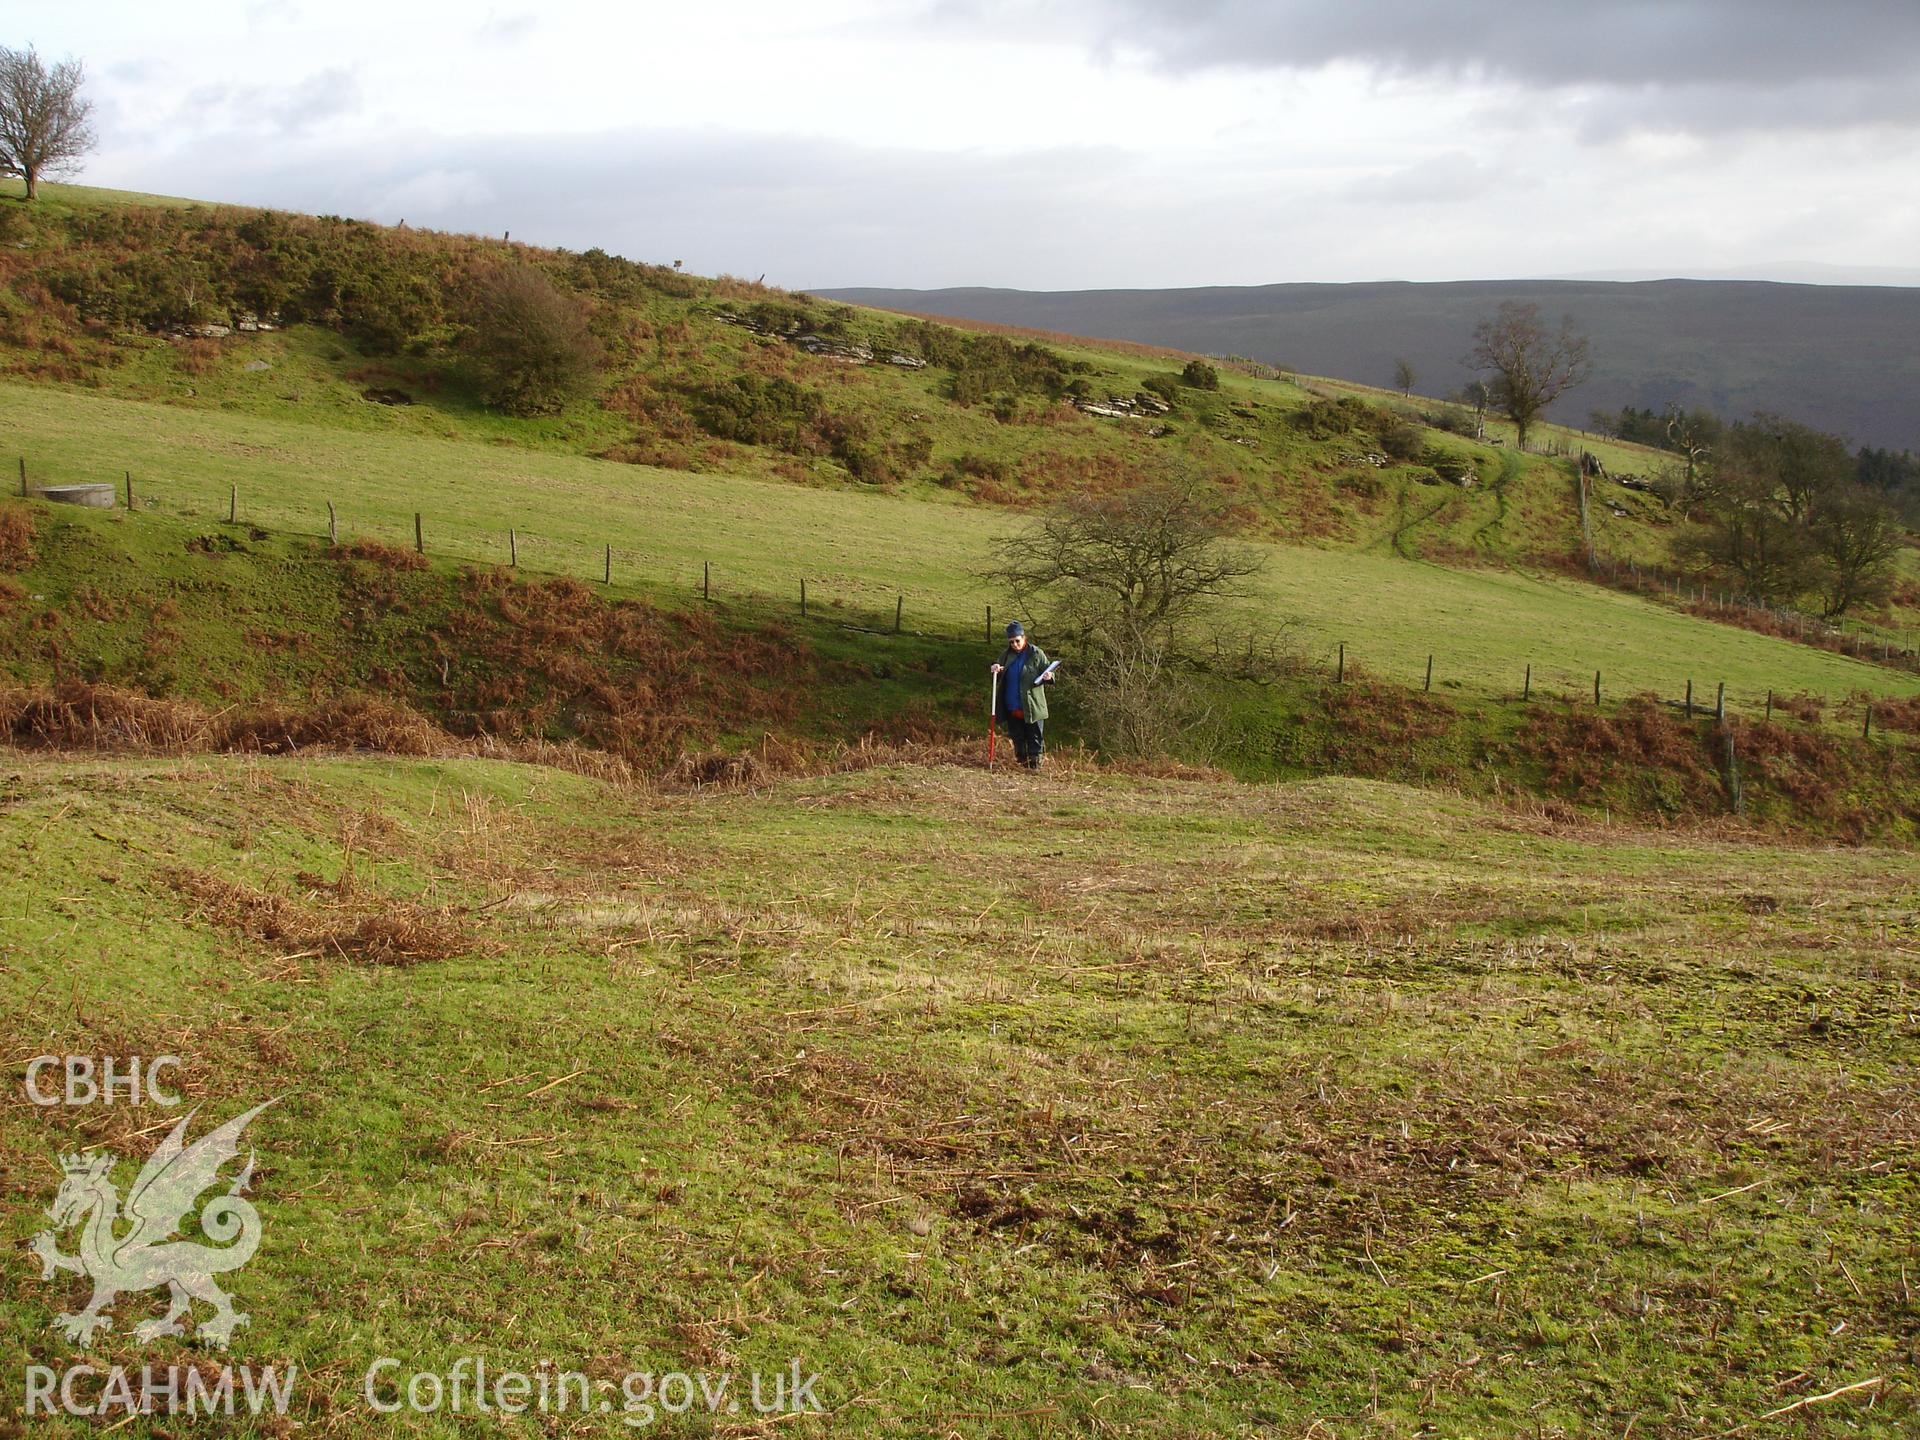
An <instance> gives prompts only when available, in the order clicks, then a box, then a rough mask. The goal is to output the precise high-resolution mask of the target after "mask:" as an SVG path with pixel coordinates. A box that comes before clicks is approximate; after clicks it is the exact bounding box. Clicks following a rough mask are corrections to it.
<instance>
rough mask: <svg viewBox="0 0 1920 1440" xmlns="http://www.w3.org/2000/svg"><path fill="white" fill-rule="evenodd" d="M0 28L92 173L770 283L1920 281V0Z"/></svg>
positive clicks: (357, 10)
mask: <svg viewBox="0 0 1920 1440" xmlns="http://www.w3.org/2000/svg"><path fill="white" fill-rule="evenodd" d="M0 31H4V32H5V33H0V44H7V45H11V46H15V47H19V46H22V45H25V44H29V43H30V44H33V45H35V46H37V47H38V48H39V50H40V52H41V54H42V56H43V57H44V58H46V59H48V60H53V59H58V58H63V57H65V56H67V55H72V56H75V57H77V58H79V59H81V60H82V61H84V62H85V64H86V67H87V72H88V77H89V84H88V93H89V94H90V95H91V96H92V97H93V99H94V101H95V103H96V107H97V113H96V120H97V129H98V130H99V134H100V145H99V149H98V151H97V152H96V154H95V155H94V156H93V157H92V159H91V160H90V162H89V163H88V165H87V166H86V169H85V171H84V173H83V174H82V175H81V176H80V177H79V178H81V179H83V180H84V181H86V182H88V183H92V184H98V185H111V186H120V187H125V188H131V189H139V190H151V191H158V192H162V193H168V194H178V195H191V196H195V197H199V198H204V199H210V200H225V201H232V202H236V203H242V204H260V205H273V206H282V207H286V208H290V209H296V210H306V211H315V212H320V213H334V214H344V215H355V216H364V217H367V218H370V219H375V220H382V221H389V222H391V221H398V220H402V219H404V220H406V221H407V222H408V223H409V224H412V225H427V226H433V227H437V228H443V229H454V230H468V231H479V232H492V233H498V232H501V231H508V230H510V231H512V233H513V234H514V236H515V237H516V238H520V239H525V240H531V241H539V242H543V243H550V244H558V245H566V246H570V247H573V248H585V247H587V246H590V245H600V246H602V247H604V248H606V249H608V250H613V251H617V252H619V253H621V254H625V255H630V256H633V257H635V258H639V259H647V260H660V261H667V260H684V261H685V263H686V265H687V267H688V268H689V269H691V270H695V271H698V272H701V273H706V274H713V273H721V272H726V273H731V274H737V275H744V276H747V277H749V278H752V277H755V276H759V275H761V274H763V273H764V274H765V276H766V277H767V279H768V280H769V281H771V282H773V283H776V284H781V285H788V286H796V287H809V286H811V287H820V288H826V287H830V286H841V285H900V286H936V285H1006V286H1018V287H1021V288H1033V289H1078V288H1089V287H1098V286H1151V287H1159V286H1173V285H1206V284H1265V283H1271V282H1277V281H1297V280H1377V279H1407V280H1456V279H1477V278H1519V277H1532V276H1541V275H1574V274H1617V273H1623V272H1625V273H1638V272H1647V273H1657V274H1662V275H1709V276H1710V275H1717V274H1723V273H1730V272H1732V273H1740V274H1749V275H1756V276H1760V277H1763V278H1777V279H1810V278H1826V279H1835V280H1848V281H1854V280H1861V279H1866V280H1878V281H1880V282H1883V283H1904V284H1912V283H1920V0H1826V3H1824V4H1821V5H1814V4H1812V3H1808V0H1634V3H1627V0H1105V3H1100V0H1063V3H1053V4H1038V3H1024V0H917V3H916V0H902V3H883V0H769V3H761V0H709V3H705V4H687V3H675V4H656V3H649V0H631V3H627V4H623V5H614V4H581V3H570V0H546V3H543V4H541V5H540V6H538V7H537V8H536V7H533V6H521V5H519V4H517V3H515V0H504V3H500V4H497V5H490V4H489V3H488V0H463V3H443V0H388V3H385V4H373V3H365V0H327V3H309V0H201V3H194V4H191V5H179V4H174V5H167V4H154V3H153V0H142V3H137V4H136V3H126V0H88V3H84V4H76V3H74V0H57V3H54V0H12V3H10V4H9V5H8V6H7V10H6V16H5V19H4V20H0ZM1825 267H1834V268H1825Z"/></svg>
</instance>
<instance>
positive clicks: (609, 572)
mask: <svg viewBox="0 0 1920 1440" xmlns="http://www.w3.org/2000/svg"><path fill="white" fill-rule="evenodd" d="M600 583H601V584H602V585H611V584H612V583H613V546H611V545H609V546H607V569H606V573H605V574H604V575H603V576H602V577H601V580H600Z"/></svg>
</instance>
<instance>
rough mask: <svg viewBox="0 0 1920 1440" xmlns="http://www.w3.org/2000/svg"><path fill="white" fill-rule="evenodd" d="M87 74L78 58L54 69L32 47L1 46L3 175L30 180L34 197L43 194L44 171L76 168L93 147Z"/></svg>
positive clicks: (0, 162)
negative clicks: (83, 92) (86, 94)
mask: <svg viewBox="0 0 1920 1440" xmlns="http://www.w3.org/2000/svg"><path fill="white" fill-rule="evenodd" d="M85 79H86V76H85V74H84V73H83V72H82V70H81V67H80V62H79V61H78V60H63V61H61V62H60V63H59V64H58V65H56V66H54V67H53V68H52V69H51V70H49V69H47V67H46V66H45V65H44V64H42V63H41V60H40V57H39V55H38V54H36V53H35V52H34V50H33V49H32V47H28V48H27V49H25V50H9V49H7V48H6V47H5V46H4V45H0V174H7V175H18V176H20V177H21V178H22V179H24V180H25V181H26V182H27V199H29V200H35V199H38V198H39V195H40V178H41V176H43V175H57V174H62V173H65V172H66V171H69V170H71V169H73V168H74V167H75V166H76V165H77V164H78V163H79V161H80V157H81V156H83V155H85V154H86V153H87V152H88V151H89V150H91V149H92V148H93V145H94V136H93V127H92V125H90V124H89V123H88V121H89V118H90V117H91V116H92V114H93V102H92V101H91V100H88V99H85V98H84V97H83V96H82V95H81V94H80V86H81V84H82V82H83V81H84V80H85Z"/></svg>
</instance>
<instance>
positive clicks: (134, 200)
mask: <svg viewBox="0 0 1920 1440" xmlns="http://www.w3.org/2000/svg"><path fill="white" fill-rule="evenodd" d="M26 194H27V182H26V181H24V180H21V179H17V178H12V177H6V176H0V198H5V199H8V200H21V201H24V200H25V199H26ZM36 203H37V204H39V205H43V206H48V207H51V208H54V209H59V208H63V207H74V206H94V205H159V206H164V207H165V208H167V209H190V208H192V207H194V206H206V207H208V208H211V207H212V206H214V205H215V204H216V203H217V202H213V201H207V200H189V199H185V198H183V197H182V196H179V195H149V194H147V193H146V192H144V191H140V190H112V189H105V188H102V187H101V186H98V185H68V184H65V183H63V182H61V181H58V180H42V181H41V182H40V198H39V200H38V201H37V202H36Z"/></svg>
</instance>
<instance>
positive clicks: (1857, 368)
mask: <svg viewBox="0 0 1920 1440" xmlns="http://www.w3.org/2000/svg"><path fill="white" fill-rule="evenodd" d="M814 293H815V294H818V295H821V296H823V297H826V298H831V299H836V300H845V301H849V302H852V303H855V304H861V305H877V306H881V307H884V308H887V309H897V310H911V311H917V312H920V313H924V314H929V315H943V316H956V317H961V318H965V319H972V320H985V321H991V322H994V323H998V324H1005V325H1025V326H1032V327H1034V328H1036V329H1042V330H1057V331H1064V332H1067V333H1070V334H1075V335H1092V336H1100V337H1104V338H1110V339H1122V340H1136V341H1143V342H1147V343H1150V344H1160V345H1170V346H1174V347H1177V348H1179V349H1183V350H1194V351H1199V352H1201V353H1204V354H1211V355H1245V356H1248V357H1250V358H1252V359H1255V360H1261V361H1265V362H1267V363H1269V364H1274V365H1279V366H1283V367H1285V368H1288V369H1294V370H1300V371H1303V372H1307V373H1311V374H1318V375H1333V376H1338V377H1341V378H1343V379H1351V380H1359V381H1365V382H1369V383H1372V384H1377V385H1391V384H1392V383H1393V374H1394V365H1395V362H1396V361H1397V360H1400V359H1403V358H1404V359H1406V360H1408V361H1409V362H1411V363H1412V365H1413V367H1414V370H1415V372H1416V373H1417V375H1418V377H1419V378H1418V383H1417V385H1416V387H1415V388H1416V389H1417V390H1419V391H1420V392H1421V393H1423V394H1428V395H1439V394H1446V393H1449V392H1451V391H1453V390H1455V389H1457V388H1458V387H1459V386H1460V385H1461V384H1462V383H1463V382H1465V381H1466V380H1467V379H1468V378H1469V375H1468V370H1467V367H1466V365H1465V363H1464V360H1463V357H1464V355H1465V353H1466V351H1467V348H1468V344H1469V338H1470V336H1471V334H1472V331H1473V327H1474V324H1475V322H1476V321H1478V320H1479V319H1480V318H1481V317H1482V316H1483V315H1486V314H1488V313H1489V312H1491V311H1492V310H1493V309H1494V308H1495V307H1496V306H1497V305H1499V304H1500V303H1501V302H1502V301H1503V300H1523V301H1532V302H1534V303H1536V304H1538V305H1539V306H1540V308H1541V310H1542V311H1543V312H1544V313H1545V315H1546V316H1547V317H1548V318H1549V319H1551V320H1555V321H1557V320H1558V318H1559V317H1560V316H1561V315H1571V316H1572V317H1573V319H1574V323H1575V324H1576V325H1577V326H1579V327H1580V328H1581V329H1582V330H1583V331H1585V332H1586V333H1587V334H1588V335H1590V336H1591V337H1592V340H1593V355H1594V373H1593V377H1592V378H1591V379H1590V380H1589V381H1588V382H1587V383H1586V384H1585V385H1583V386H1581V387H1580V388H1579V389H1577V390H1575V391H1574V392H1572V394H1570V395H1569V396H1568V397H1567V398H1566V399H1565V400H1563V401H1562V402H1561V403H1560V404H1559V405H1558V406H1557V407H1555V409H1554V410H1553V411H1552V412H1551V413H1552V415H1553V417H1554V418H1555V419H1557V420H1559V421H1561V422H1563V423H1567V424H1576V425H1577V424H1583V423H1584V422H1585V419H1586V417H1587V416H1588V415H1589V414H1590V413H1591V412H1593V411H1595V410H1608V411H1614V410H1618V409H1619V408H1620V407H1621V406H1622V405H1634V406H1646V407H1651V408H1654V409H1660V408H1663V407H1664V406H1666V405H1668V404H1679V405H1683V406H1688V407H1694V406H1705V407H1707V408H1709V409H1712V410H1714V411H1716V412H1718V413H1720V414H1722V415H1724V416H1727V417H1729V418H1741V417H1745V416H1747V415H1749V414H1751V413H1752V412H1753V411H1755V410H1777V411H1779V412H1781V413H1782V414H1785V415H1790V416H1792V417H1793V418H1795V419H1798V420H1802V421H1805V422H1806V423H1808V424H1811V425H1815V426H1818V427H1820V428H1821V429H1824V430H1831V431H1834V432H1835V433H1837V434H1840V435H1843V436H1845V437H1846V438H1847V439H1848V440H1850V441H1851V442H1852V443H1853V444H1855V445H1872V446H1877V447H1882V448H1889V449H1898V450H1920V289H1903V288H1896V287H1891V286H1885V287H1881V286H1847V285H1783V284H1773V283H1768V282H1764V281H1733V280H1656V281H1644V282H1637V283H1621V282H1610V281H1598V280H1560V281H1556V280H1498V281H1462V282H1456V283H1448V284H1415V283H1409V282H1401V281H1385V282H1378V283H1369V284H1354V285H1254V286H1208V287H1205V288H1199V289H1180V290H1065V291H1026V290H995V289H947V290H890V289H872V288H857V289H837V290H820V291H815V292H814Z"/></svg>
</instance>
